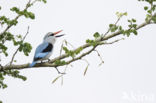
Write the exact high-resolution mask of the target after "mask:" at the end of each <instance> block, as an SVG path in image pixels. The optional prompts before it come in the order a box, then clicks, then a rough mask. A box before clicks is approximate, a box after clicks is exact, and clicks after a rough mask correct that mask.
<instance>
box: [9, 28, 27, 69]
mask: <svg viewBox="0 0 156 103" xmlns="http://www.w3.org/2000/svg"><path fill="white" fill-rule="evenodd" d="M28 33H29V26H28V28H27V32H26V34H25V36H24V37H23V39H22V42H23V41H24V40H25V38H26V36H27V35H28ZM19 48H20V46H19V47H18V48H17V49H16V51H15V53H14V54H13V56H12V59H11V62H10V66H11V64H12V62H13V61H14V58H15V55H16V54H17V52H18V51H19Z"/></svg>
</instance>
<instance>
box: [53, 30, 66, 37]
mask: <svg viewBox="0 0 156 103" xmlns="http://www.w3.org/2000/svg"><path fill="white" fill-rule="evenodd" d="M62 31H63V30H60V31H57V32H54V33H53V34H54V36H55V35H56V34H58V33H60V32H62ZM61 36H64V34H61V35H56V36H55V37H61Z"/></svg>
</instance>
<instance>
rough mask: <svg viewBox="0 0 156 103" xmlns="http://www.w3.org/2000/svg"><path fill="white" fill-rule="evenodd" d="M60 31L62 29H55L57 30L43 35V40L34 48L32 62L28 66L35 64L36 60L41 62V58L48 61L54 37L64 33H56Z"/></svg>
mask: <svg viewBox="0 0 156 103" xmlns="http://www.w3.org/2000/svg"><path fill="white" fill-rule="evenodd" d="M60 32H62V30H60V31H57V32H49V33H47V34H46V35H45V36H44V38H43V42H42V43H41V44H40V45H38V47H37V48H36V50H35V55H34V59H33V62H32V63H31V64H30V65H29V67H33V66H35V64H36V63H37V62H38V61H41V62H42V60H47V59H48V61H49V57H50V56H51V54H52V52H53V47H54V44H55V41H56V38H58V37H61V36H63V35H64V34H62V35H56V34H58V33H60Z"/></svg>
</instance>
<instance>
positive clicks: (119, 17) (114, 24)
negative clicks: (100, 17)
mask: <svg viewBox="0 0 156 103" xmlns="http://www.w3.org/2000/svg"><path fill="white" fill-rule="evenodd" d="M121 17H122V16H120V17H118V19H117V21H116V22H115V23H114V25H117V23H118V22H119V21H120V19H121ZM110 29H111V28H110V27H109V28H108V30H107V31H106V33H105V34H104V35H102V36H101V37H102V38H104V37H105V36H106V35H107V34H108V33H109V31H110Z"/></svg>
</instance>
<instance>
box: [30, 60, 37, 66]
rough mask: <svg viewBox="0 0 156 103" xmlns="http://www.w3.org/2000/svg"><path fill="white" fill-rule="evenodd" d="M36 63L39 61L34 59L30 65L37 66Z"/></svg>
mask: <svg viewBox="0 0 156 103" xmlns="http://www.w3.org/2000/svg"><path fill="white" fill-rule="evenodd" d="M36 63H37V61H33V62H32V63H31V64H30V65H29V67H33V66H35V64H36Z"/></svg>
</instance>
